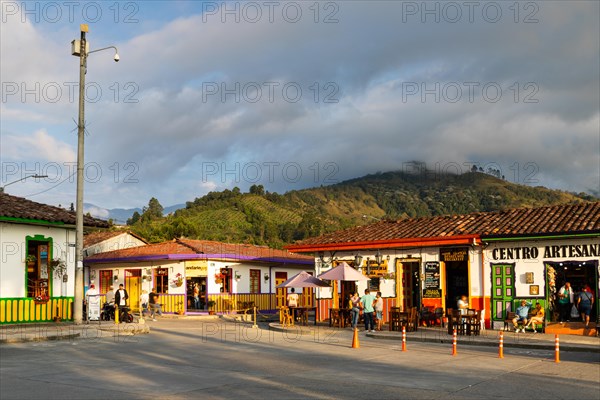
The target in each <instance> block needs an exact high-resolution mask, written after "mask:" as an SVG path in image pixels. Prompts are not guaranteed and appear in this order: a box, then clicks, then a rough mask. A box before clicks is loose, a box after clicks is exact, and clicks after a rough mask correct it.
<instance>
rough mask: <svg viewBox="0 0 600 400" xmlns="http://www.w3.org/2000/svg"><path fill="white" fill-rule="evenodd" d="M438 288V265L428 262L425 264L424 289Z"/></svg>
mask: <svg viewBox="0 0 600 400" xmlns="http://www.w3.org/2000/svg"><path fill="white" fill-rule="evenodd" d="M439 287H440V263H439V262H437V261H430V262H426V263H425V289H437V288H439Z"/></svg>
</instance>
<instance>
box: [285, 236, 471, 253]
mask: <svg viewBox="0 0 600 400" xmlns="http://www.w3.org/2000/svg"><path fill="white" fill-rule="evenodd" d="M473 241H475V244H478V243H480V242H481V239H480V237H479V235H458V236H457V235H454V236H448V237H444V236H440V237H431V238H406V239H391V240H373V241H361V242H340V243H321V244H312V245H301V244H297V245H289V246H286V247H285V248H286V249H287V250H289V251H290V252H292V253H313V252H316V251H332V250H339V251H343V250H366V249H374V250H375V249H390V248H403V247H432V246H452V245H466V244H473Z"/></svg>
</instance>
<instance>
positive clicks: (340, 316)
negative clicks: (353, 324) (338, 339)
mask: <svg viewBox="0 0 600 400" xmlns="http://www.w3.org/2000/svg"><path fill="white" fill-rule="evenodd" d="M350 311H351V310H350V309H349V308H330V309H329V326H337V327H338V328H345V327H346V324H347V323H348V318H349V317H350Z"/></svg>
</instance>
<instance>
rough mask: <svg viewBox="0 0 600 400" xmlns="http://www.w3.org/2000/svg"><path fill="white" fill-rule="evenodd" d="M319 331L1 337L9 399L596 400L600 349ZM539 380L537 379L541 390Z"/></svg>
mask: <svg viewBox="0 0 600 400" xmlns="http://www.w3.org/2000/svg"><path fill="white" fill-rule="evenodd" d="M351 337H352V333H351V332H350V331H332V330H328V329H319V330H318V331H317V335H315V336H295V335H292V334H287V333H282V332H272V331H268V330H266V326H261V327H260V329H258V330H256V329H252V328H251V327H250V326H248V325H243V324H234V323H223V322H203V321H198V320H168V319H164V320H160V321H158V322H153V323H152V325H151V333H150V334H147V335H136V336H121V335H119V336H113V337H100V338H95V337H87V338H78V339H72V340H63V341H47V342H38V343H31V342H30V343H15V344H2V345H0V398H2V400H8V399H145V400H147V399H150V398H152V399H194V398H202V399H227V398H251V399H254V398H256V399H258V398H261V399H262V398H276V399H305V398H307V399H313V398H315V399H317V398H318V399H336V398H354V399H358V398H371V399H386V398H389V399H398V398H401V399H479V398H496V399H523V398H552V399H573V398H578V399H579V398H581V399H597V398H600V355H599V354H598V353H582V352H572V353H571V352H565V351H563V352H561V362H560V363H558V364H557V363H555V362H554V354H553V352H552V351H548V350H527V349H507V350H506V351H505V358H504V359H498V353H497V348H486V347H481V346H470V347H469V346H461V347H459V349H458V354H457V355H456V356H452V355H451V348H450V347H449V346H448V345H447V344H434V343H409V344H408V351H406V352H402V351H401V343H400V342H396V341H383V340H377V339H372V338H367V337H365V335H364V333H362V334H361V335H360V348H359V349H352V348H351V347H350V344H351ZM534 388H535V389H534Z"/></svg>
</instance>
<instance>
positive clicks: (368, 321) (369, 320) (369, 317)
mask: <svg viewBox="0 0 600 400" xmlns="http://www.w3.org/2000/svg"><path fill="white" fill-rule="evenodd" d="M363 317H365V330H367V331H368V330H374V329H375V326H374V325H373V311H371V312H366V313H364V314H363ZM369 326H370V327H371V328H369Z"/></svg>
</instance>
